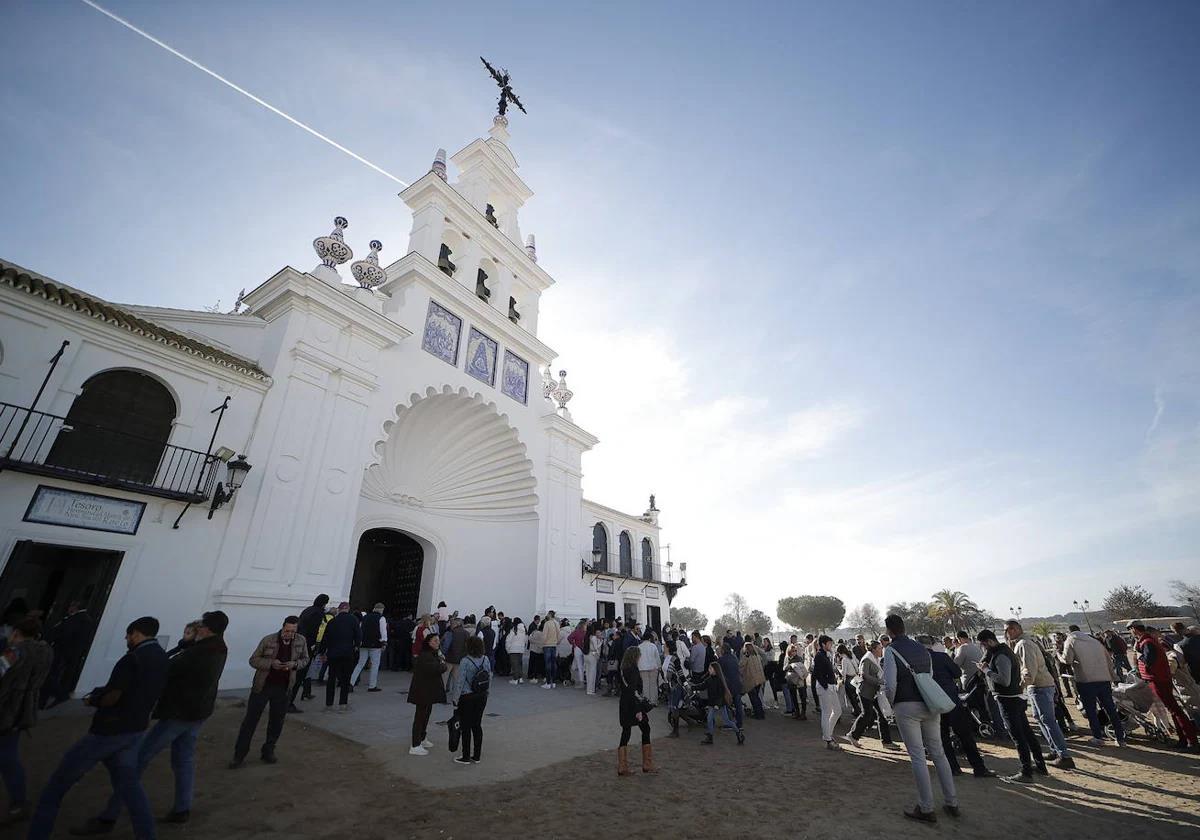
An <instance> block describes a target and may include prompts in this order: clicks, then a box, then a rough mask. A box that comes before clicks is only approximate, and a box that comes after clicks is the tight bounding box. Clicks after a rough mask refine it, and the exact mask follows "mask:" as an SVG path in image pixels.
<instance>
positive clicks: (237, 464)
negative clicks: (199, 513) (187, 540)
mask: <svg viewBox="0 0 1200 840" xmlns="http://www.w3.org/2000/svg"><path fill="white" fill-rule="evenodd" d="M225 467H226V470H227V473H226V476H225V483H224V484H222V483H221V482H219V481H218V482H217V489H216V490H214V491H213V498H212V505H211V506H210V507H209V508H208V518H209V519H212V518H213V514H214V513H215V512H216V510H217V508H219V507H221V506H222V505H224V504H225V503H226V502H228V501H229V500H230V499H232V498H233V494H234V493H236V492H237V491H238V488H239V487H241V486H242V482H243V481H245V480H246V473H248V472H250V465H249V464H248V463H246V456H245V455H239V456H237V457H236V458H234V459H233V460H232V461H230V462H229V463H228V464H226V465H225Z"/></svg>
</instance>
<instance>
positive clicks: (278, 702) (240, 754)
mask: <svg viewBox="0 0 1200 840" xmlns="http://www.w3.org/2000/svg"><path fill="white" fill-rule="evenodd" d="M299 622H300V619H299V618H297V617H296V616H294V615H289V616H288V617H287V618H285V619H284V620H283V627H281V628H280V629H279V632H277V633H271V634H270V635H267V636H263V638H262V641H260V642H259V643H258V647H256V648H255V649H254V653H252V654H251V655H250V667H251V668H253V669H254V684H253V686H252V687H251V689H250V696H249V697H248V698H246V716H245V717H244V718H242V727H241V729H240V730H239V731H238V738H237V744H236V745H235V746H234V748H233V761H232V762H230V764H229V767H230V769H235V768H238V767H241V766H242V763H243V762H244V761H245V760H246V755H247V754H248V753H249V752H250V739H251V738H253V737H254V730H255V729H257V728H258V721H259V718H261V717H262V713H263V709H265V708H268V707H270V711H269V712H268V714H267V740H266V741H265V742H263V746H262V760H263V761H265V762H266V763H267V764H274V763H275V762H276V761H278V759H277V758H276V757H275V744H276V743H277V742H278V741H279V736H280V734H281V733H282V732H283V721H284V719H285V718H286V717H287V707H288V699H289V698H290V697H291V696H292V684H293V683H294V682H295V680H296V674H297V673H304V669H305V668H307V667H308V657H309V653H308V643H307V642H306V641H305V639H304V637H303V636H301V635H300V634H299V633H297V632H296V628H297V625H298V624H299Z"/></svg>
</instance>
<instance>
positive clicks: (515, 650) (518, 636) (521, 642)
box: [504, 618, 529, 685]
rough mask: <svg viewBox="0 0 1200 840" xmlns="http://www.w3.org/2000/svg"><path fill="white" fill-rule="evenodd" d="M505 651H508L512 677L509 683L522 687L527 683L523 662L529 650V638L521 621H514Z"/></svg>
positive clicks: (506, 639) (505, 642)
mask: <svg viewBox="0 0 1200 840" xmlns="http://www.w3.org/2000/svg"><path fill="white" fill-rule="evenodd" d="M504 649H505V650H507V651H508V661H509V673H510V675H511V676H512V679H510V680H509V682H510V683H512V684H513V685H520V684H521V683H523V682H525V670H524V668H523V667H522V660H523V659H524V658H525V653H526V651H528V649H529V637H528V636H526V635H525V625H524V624H523V623H522V622H521V619H519V618H514V619H513V620H512V628H511V629H510V630H509V631H508V635H507V636H505V637H504Z"/></svg>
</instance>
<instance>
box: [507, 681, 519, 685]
mask: <svg viewBox="0 0 1200 840" xmlns="http://www.w3.org/2000/svg"><path fill="white" fill-rule="evenodd" d="M520 682H521V681H520V680H509V681H508V684H509V685H519V684H520Z"/></svg>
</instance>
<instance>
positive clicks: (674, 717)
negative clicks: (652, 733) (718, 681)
mask: <svg viewBox="0 0 1200 840" xmlns="http://www.w3.org/2000/svg"><path fill="white" fill-rule="evenodd" d="M672 689H679V690H680V691H681V692H682V694H683V697H682V699H681V700H680V701H679V708H678V709H675V710H671V709H670V706H669V705H668V706H667V708H668V712H667V718H668V720H670V722H671V727H672V728H676V727H678V725H679V724H680V723H684V724H686V725H687V727H688V729H691V728H692V727H693V726H699V727H704V725H705V724H706V723H707V719H708V715H707V713H706V711H705V709H704V698H703V697H702V696H701V695H700V693H699V692H698V691H696V687H695V686H694V685H692V681H691V679H690V678H689V677H688V675H687V674H686V673H682V674H681V673H680V672H678V671H676V672H675V673H673V674H671V684H670V686H668V687H667V694H668V698H669V696H670V692H671V690H672ZM668 703H669V699H668Z"/></svg>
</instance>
